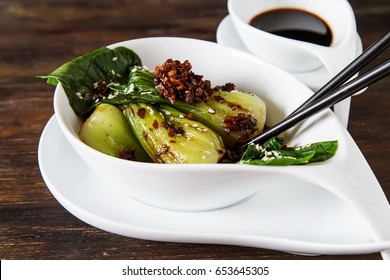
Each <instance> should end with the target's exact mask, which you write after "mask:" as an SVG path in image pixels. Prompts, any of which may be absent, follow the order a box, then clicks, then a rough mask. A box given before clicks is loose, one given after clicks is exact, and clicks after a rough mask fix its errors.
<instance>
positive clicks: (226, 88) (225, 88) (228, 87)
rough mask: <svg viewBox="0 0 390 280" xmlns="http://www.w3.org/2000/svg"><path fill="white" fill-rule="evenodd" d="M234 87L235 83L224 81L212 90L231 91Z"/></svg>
mask: <svg viewBox="0 0 390 280" xmlns="http://www.w3.org/2000/svg"><path fill="white" fill-rule="evenodd" d="M235 88H236V85H235V84H233V83H226V84H224V85H223V86H216V87H215V88H214V90H216V91H229V92H230V91H232V90H234V89H235Z"/></svg>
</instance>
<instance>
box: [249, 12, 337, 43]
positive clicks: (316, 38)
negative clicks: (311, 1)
mask: <svg viewBox="0 0 390 280" xmlns="http://www.w3.org/2000/svg"><path fill="white" fill-rule="evenodd" d="M249 24H250V25H252V26H254V27H256V28H258V29H261V30H263V31H266V32H269V33H272V34H275V35H278V36H282V37H286V38H290V39H295V40H299V41H304V42H309V43H313V44H317V45H321V46H327V47H328V46H330V44H331V42H332V31H331V29H330V27H329V25H328V24H327V23H326V22H325V21H324V20H323V19H321V18H320V17H319V16H317V15H315V14H312V13H309V12H307V11H305V10H299V9H291V8H281V9H273V10H269V11H266V12H263V13H260V14H258V15H256V16H255V17H253V18H252V19H251V20H250V21H249Z"/></svg>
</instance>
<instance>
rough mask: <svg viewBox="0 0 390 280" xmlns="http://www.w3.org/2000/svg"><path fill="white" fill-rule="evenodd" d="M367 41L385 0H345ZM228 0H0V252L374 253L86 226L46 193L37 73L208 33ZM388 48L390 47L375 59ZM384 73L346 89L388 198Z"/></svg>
mask: <svg viewBox="0 0 390 280" xmlns="http://www.w3.org/2000/svg"><path fill="white" fill-rule="evenodd" d="M351 4H352V6H353V8H354V11H355V13H356V17H357V24H358V30H359V33H360V36H361V38H362V40H363V43H364V46H365V47H367V46H368V44H370V43H371V42H372V41H373V40H375V39H376V38H378V37H379V36H380V35H382V34H383V33H384V32H385V31H388V29H389V27H390V22H389V18H390V17H389V16H390V6H389V3H388V1H386V0H375V1H374V0H373V1H365V0H354V1H351ZM226 15H227V9H226V1H225V0H218V1H217V0H215V1H214V0H209V1H205V0H190V1H179V0H146V1H124V0H123V1H120V0H117V1H109V0H104V1H92V0H87V1H76V0H72V1H65V0H52V1H49V0H41V1H28V0H25V1H22V0H16V1H15V0H12V1H11V0H2V1H0V259H380V255H379V254H368V255H353V256H350V255H342V256H318V257H303V256H298V255H293V254H288V253H283V252H278V251H273V250H264V249H257V248H248V247H238V246H223V245H207V244H206V245H205V244H180V243H168V242H167V243H164V242H155V241H148V240H141V239H134V238H128V237H123V236H118V235H115V234H111V233H108V232H105V231H102V230H100V229H97V228H94V227H91V226H89V225H87V224H85V223H84V222H82V221H80V220H79V219H77V218H75V217H74V216H72V215H71V214H70V213H69V212H67V211H66V210H65V209H64V208H63V207H62V206H61V205H60V204H59V203H58V202H57V201H56V200H55V199H54V197H53V196H52V195H51V193H50V192H49V191H48V189H47V187H46V185H45V183H44V182H43V180H42V178H41V175H40V171H39V168H38V164H37V146H38V141H39V137H40V134H41V131H42V129H43V127H44V125H45V123H46V121H47V120H48V119H49V118H50V116H51V115H52V114H53V107H52V96H53V87H51V86H49V85H46V84H45V83H44V82H43V81H42V80H37V79H35V78H34V76H35V75H39V74H46V73H48V72H50V71H52V70H53V69H55V68H56V67H57V66H59V65H61V64H62V63H64V62H65V61H68V60H70V59H72V58H74V57H75V56H78V55H81V54H84V53H86V52H89V51H91V50H94V49H96V48H98V47H101V46H106V45H108V44H111V43H114V42H117V41H123V40H128V39H132V38H139V37H148V36H183V37H192V38H200V39H205V40H210V41H215V40H216V38H215V33H216V29H217V26H218V24H219V22H220V21H221V20H222V19H223V18H224V17H225V16H226ZM385 57H388V52H387V53H385V54H383V55H382V56H381V57H380V58H379V59H378V61H379V60H381V59H382V60H383V59H384V58H385ZM389 89H390V80H389V79H388V78H387V79H385V80H382V81H381V82H379V83H377V84H375V85H373V86H371V87H370V88H369V89H368V90H367V91H366V92H365V93H364V94H363V95H360V96H357V97H354V98H353V101H352V109H351V116H350V124H349V132H350V133H351V135H352V136H353V138H354V139H355V141H356V143H357V144H358V146H359V147H360V149H361V151H362V152H363V154H364V155H365V157H366V158H367V161H368V162H369V164H370V165H371V167H372V169H373V171H374V173H375V174H376V176H377V178H378V180H379V182H380V184H381V185H382V187H383V190H384V192H385V194H386V196H387V198H390V174H389V165H390V160H389V157H390V134H389V122H390V113H389V111H390V110H389V108H390V95H389Z"/></svg>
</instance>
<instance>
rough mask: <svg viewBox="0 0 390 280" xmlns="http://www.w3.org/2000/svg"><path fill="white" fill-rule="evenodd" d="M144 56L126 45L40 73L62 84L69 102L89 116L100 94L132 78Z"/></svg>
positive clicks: (106, 49) (87, 55)
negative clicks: (135, 68)
mask: <svg viewBox="0 0 390 280" xmlns="http://www.w3.org/2000/svg"><path fill="white" fill-rule="evenodd" d="M141 64H142V63H141V59H140V58H139V56H138V55H137V54H136V53H135V52H133V51H132V50H130V49H128V48H125V47H117V48H114V49H109V48H106V47H103V48H100V49H97V50H95V51H92V52H90V53H88V54H86V55H83V56H80V57H77V58H75V59H74V60H72V61H69V62H67V63H65V64H63V65H62V66H60V67H59V68H57V69H56V70H54V71H53V72H52V73H50V74H48V75H45V76H39V78H44V79H47V83H48V84H51V85H57V84H58V83H61V85H62V87H63V88H64V90H65V92H66V95H67V96H68V99H69V103H70V105H71V107H72V108H73V110H74V111H75V112H76V114H78V115H80V116H82V117H84V118H85V117H87V116H88V115H90V114H91V113H92V111H93V109H94V108H95V106H96V103H97V102H96V101H97V99H99V97H100V96H108V95H109V94H110V92H105V91H110V87H109V85H110V84H124V83H127V81H128V76H129V73H130V70H129V69H130V67H131V66H134V65H138V66H140V65H141Z"/></svg>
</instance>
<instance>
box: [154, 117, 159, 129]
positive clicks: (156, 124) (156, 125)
mask: <svg viewBox="0 0 390 280" xmlns="http://www.w3.org/2000/svg"><path fill="white" fill-rule="evenodd" d="M153 128H154V129H156V128H158V121H157V120H156V119H155V120H154V122H153Z"/></svg>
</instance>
